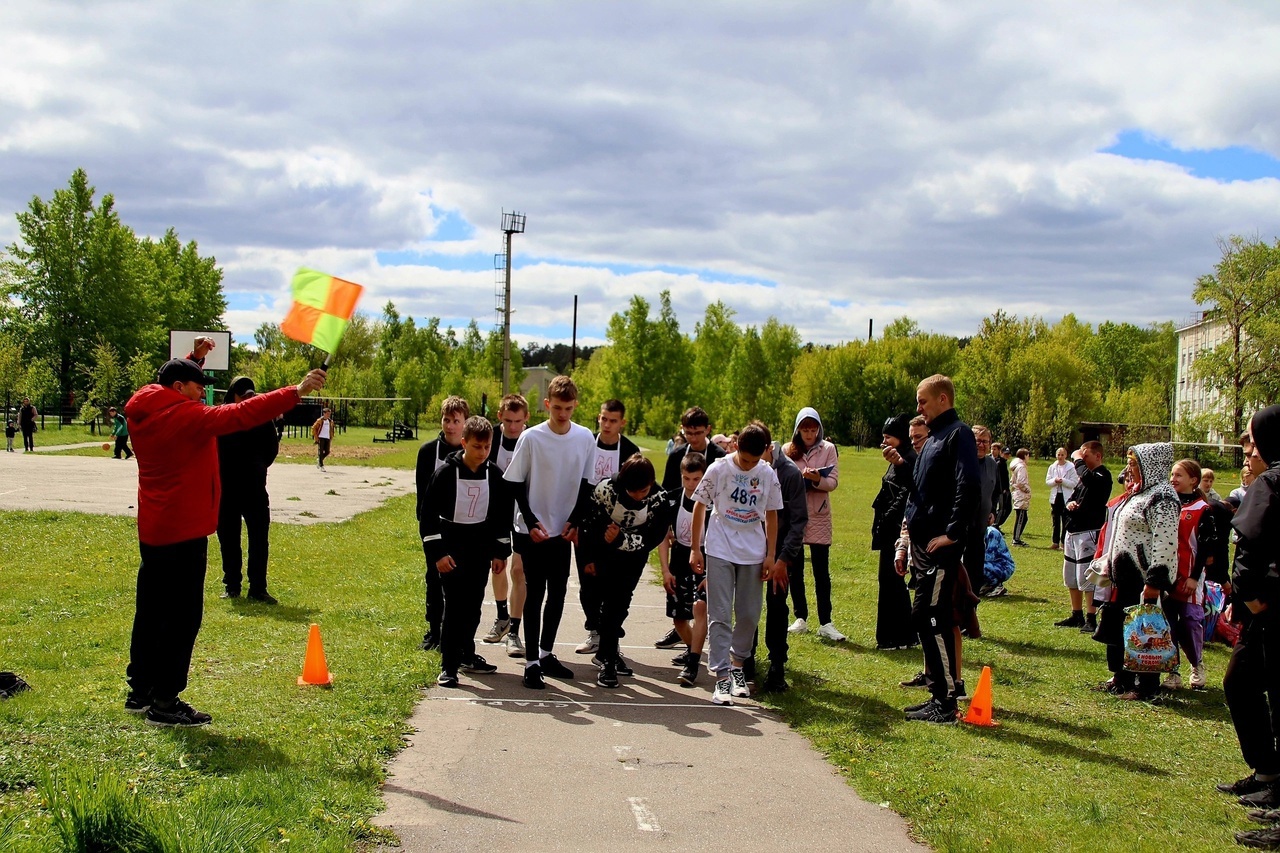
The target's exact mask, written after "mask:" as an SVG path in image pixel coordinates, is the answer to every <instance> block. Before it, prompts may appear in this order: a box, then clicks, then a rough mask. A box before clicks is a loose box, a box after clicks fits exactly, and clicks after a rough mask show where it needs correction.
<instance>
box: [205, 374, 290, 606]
mask: <svg viewBox="0 0 1280 853" xmlns="http://www.w3.org/2000/svg"><path fill="white" fill-rule="evenodd" d="M256 396H257V391H255V390H254V386H253V380H252V379H250V378H249V377H248V376H237V377H236V378H235V379H233V380H232V381H231V385H230V386H229V387H228V388H227V395H226V398H225V399H224V401H223V405H224V406H234V405H236V404H237V403H243V402H244V401H245V400H249V399H251V398H253V397H256ZM279 453H280V435H279V433H278V432H277V431H276V427H275V424H274V423H272V422H271V421H267V422H266V423H261V424H258V425H257V426H254V427H250V428H249V429H246V430H241V431H240V432H233V433H230V434H228V435H223V436H219V437H218V471H219V476H220V477H221V479H222V499H221V500H220V501H219V504H218V546H219V548H220V549H221V551H222V585H223V588H224V589H223V593H222V597H223V598H239V597H240V583H241V567H242V565H244V554H243V552H242V551H241V549H240V520H241V519H244V527H245V531H246V532H247V534H248V537H249V560H248V564H247V566H245V568H247V572H246V574H247V575H248V576H249V598H252V599H255V600H257V601H261V602H264V603H266V604H275V603H276V600H275V599H274V598H272V597H271V594H270V593H268V592H267V554H268V550H269V544H268V543H269V534H270V529H271V499H270V498H269V497H268V495H267V469H268V468H270V467H271V464H272V463H273V462H275V461H276V456H277V455H278V454H279Z"/></svg>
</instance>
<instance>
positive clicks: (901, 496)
mask: <svg viewBox="0 0 1280 853" xmlns="http://www.w3.org/2000/svg"><path fill="white" fill-rule="evenodd" d="M916 417H917V418H919V421H920V423H919V426H920V430H921V434H922V435H928V427H926V426H925V422H924V419H923V418H921V417H920V416H919V415H917V416H916ZM912 423H914V422H913V421H912V420H911V419H910V416H909V415H894V416H893V417H891V418H889V419H888V420H886V421H885V422H884V427H883V428H882V430H881V435H882V440H881V442H880V452H881V454H882V455H883V456H884V458H885V461H886V462H888V463H889V468H888V469H887V470H886V471H885V472H884V476H883V477H882V478H881V479H880V491H879V492H878V493H877V494H876V498H875V500H874V501H873V502H872V504H871V510H872V512H873V516H872V520H871V550H873V551H878V552H879V553H880V557H879V561H878V565H879V569H878V572H877V582H878V584H879V594H878V597H877V601H876V648H877V649H905V648H909V647H910V646H914V645H916V643H918V642H919V637H917V636H916V632H915V629H914V628H913V627H912V625H911V594H910V593H909V592H908V591H907V587H906V584H905V583H904V582H903V580H902V576H901V575H900V574H898V572H897V570H896V569H895V568H894V545H895V543H896V542H897V539H898V534H899V531H901V529H902V516H903V514H904V513H906V511H907V499H908V498H909V497H910V496H911V489H912V488H914V485H915V482H914V480H913V479H912V477H913V473H914V471H915V464H916V452H915V450H914V448H913V447H912V442H911V438H910V429H911V425H912Z"/></svg>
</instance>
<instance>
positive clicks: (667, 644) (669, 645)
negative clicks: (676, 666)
mask: <svg viewBox="0 0 1280 853" xmlns="http://www.w3.org/2000/svg"><path fill="white" fill-rule="evenodd" d="M683 642H684V640H682V639H680V635H679V634H678V633H677V632H676V629H675V628H672V629H671V630H670V631H668V632H667V633H666V634H664V635H663V636H662V638H661V639H659V640H656V641H655V642H654V644H653V645H654V647H655V648H659V649H674V648H675V647H676V646H678V645H680V644H681V643H683Z"/></svg>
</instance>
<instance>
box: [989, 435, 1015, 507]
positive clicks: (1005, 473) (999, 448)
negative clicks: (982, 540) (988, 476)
mask: <svg viewBox="0 0 1280 853" xmlns="http://www.w3.org/2000/svg"><path fill="white" fill-rule="evenodd" d="M991 458H992V459H994V460H995V462H996V496H995V499H994V503H993V505H992V507H991V512H992V514H993V515H995V517H996V523H995V526H996V527H1003V526H1004V523H1005V521H1007V520H1008V518H1009V516H1010V514H1012V512H1013V494H1012V492H1011V490H1010V488H1009V451H1007V450H1005V449H1004V445H1002V444H1000V443H999V442H995V441H993V442H992V443H991Z"/></svg>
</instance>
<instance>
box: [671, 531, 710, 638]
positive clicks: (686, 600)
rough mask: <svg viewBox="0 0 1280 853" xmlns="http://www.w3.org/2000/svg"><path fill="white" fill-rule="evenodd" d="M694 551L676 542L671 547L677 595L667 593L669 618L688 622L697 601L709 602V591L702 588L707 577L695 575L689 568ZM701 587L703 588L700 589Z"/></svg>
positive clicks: (691, 617)
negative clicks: (690, 557)
mask: <svg viewBox="0 0 1280 853" xmlns="http://www.w3.org/2000/svg"><path fill="white" fill-rule="evenodd" d="M691 553H692V551H691V550H690V549H689V548H687V547H685V546H684V545H681V544H680V543H679V542H676V543H675V544H673V545H672V546H671V563H670V566H669V568H670V569H671V574H673V575H675V579H676V591H675V594H674V595H673V594H671V593H667V616H668V617H670V618H671V619H679V620H680V621H682V622H688V621H689V620H691V619H693V605H694V602H697V601H706V600H707V589H706V587H705V586H702V582H703V581H704V580H706V577H707V576H706V575H695V574H694V573H693V569H692V568H691V567H690V566H689V555H690V554H691ZM699 587H702V588H701V589H699Z"/></svg>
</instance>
